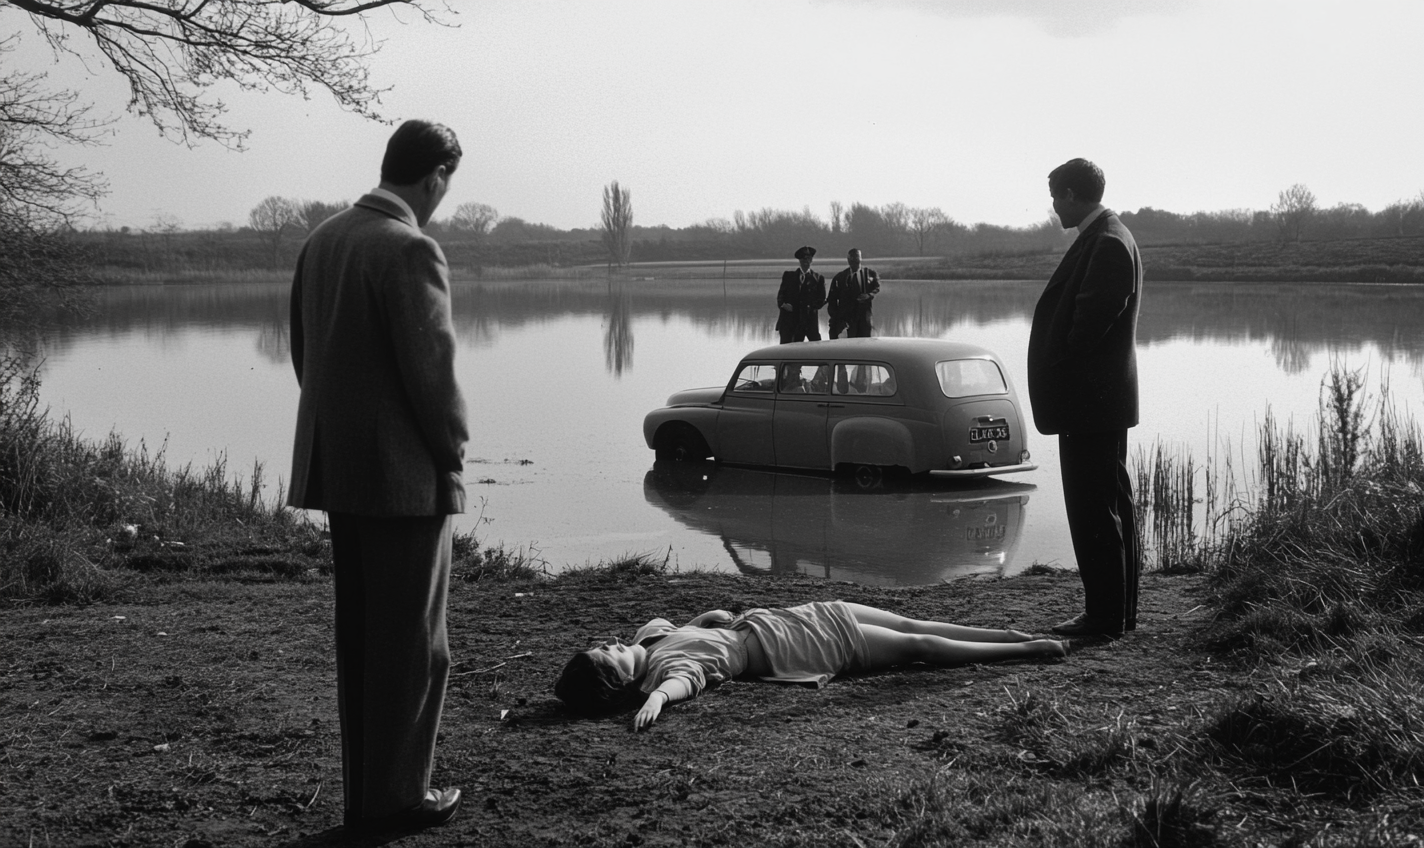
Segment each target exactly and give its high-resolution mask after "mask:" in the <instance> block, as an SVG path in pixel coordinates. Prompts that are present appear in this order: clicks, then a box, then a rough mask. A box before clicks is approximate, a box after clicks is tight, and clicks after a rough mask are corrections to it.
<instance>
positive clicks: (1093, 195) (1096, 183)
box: [1048, 159, 1108, 203]
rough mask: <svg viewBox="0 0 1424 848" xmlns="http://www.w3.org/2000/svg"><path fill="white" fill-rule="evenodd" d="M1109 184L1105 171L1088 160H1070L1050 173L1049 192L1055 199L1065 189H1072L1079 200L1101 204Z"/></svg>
mask: <svg viewBox="0 0 1424 848" xmlns="http://www.w3.org/2000/svg"><path fill="white" fill-rule="evenodd" d="M1107 184H1108V180H1107V177H1105V176H1103V169H1102V168H1099V167H1098V166H1097V165H1094V164H1093V163H1092V162H1089V161H1088V160H1087V159H1069V160H1068V161H1067V162H1064V163H1063V164H1062V165H1059V166H1058V167H1057V168H1054V169H1053V170H1052V171H1049V172H1048V191H1049V193H1050V194H1052V195H1053V196H1054V197H1057V196H1058V193H1059V192H1060V191H1062V190H1063V189H1065V188H1071V189H1072V190H1073V197H1074V198H1076V199H1077V200H1086V201H1087V202H1089V203H1101V202H1102V200H1103V189H1104V188H1106V187H1107Z"/></svg>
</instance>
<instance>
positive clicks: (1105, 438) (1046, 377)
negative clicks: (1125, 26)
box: [1028, 159, 1142, 637]
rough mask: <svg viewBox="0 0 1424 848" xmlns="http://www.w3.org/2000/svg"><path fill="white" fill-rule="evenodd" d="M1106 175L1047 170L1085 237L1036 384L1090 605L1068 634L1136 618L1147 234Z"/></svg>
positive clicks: (1049, 325)
mask: <svg viewBox="0 0 1424 848" xmlns="http://www.w3.org/2000/svg"><path fill="white" fill-rule="evenodd" d="M1105 185H1106V180H1105V179H1104V177H1103V172H1102V170H1100V169H1099V168H1098V166H1097V165H1094V164H1093V163H1092V162H1089V161H1088V160H1086V159H1073V160H1071V161H1069V162H1066V163H1064V164H1063V165H1060V166H1058V167H1057V168H1055V169H1053V171H1052V173H1050V174H1049V175H1048V193H1049V194H1050V195H1051V196H1052V197H1053V211H1054V212H1055V213H1056V214H1057V215H1058V220H1059V222H1060V223H1061V224H1062V226H1063V228H1064V229H1068V228H1069V227H1076V228H1077V229H1078V238H1077V240H1076V241H1074V242H1073V245H1072V246H1071V247H1069V248H1068V252H1067V253H1065V254H1064V255H1063V259H1062V261H1060V262H1059V264H1058V270H1056V271H1054V272H1053V276H1052V277H1051V278H1050V279H1049V280H1048V285H1047V286H1046V287H1045V288H1044V290H1043V294H1042V295H1041V296H1040V297H1039V300H1038V306H1037V307H1035V309H1034V313H1033V329H1032V331H1031V332H1030V335H1029V343H1028V392H1029V401H1030V403H1031V404H1032V406H1033V418H1034V423H1035V425H1036V426H1037V427H1038V431H1039V432H1040V433H1043V434H1044V435H1054V434H1056V435H1057V436H1058V461H1059V465H1060V467H1061V469H1062V476H1063V501H1064V504H1065V505H1066V508H1067V511H1068V528H1069V530H1070V532H1071V535H1072V537H1073V553H1074V555H1075V557H1076V558H1077V560H1078V575H1079V577H1080V578H1081V579H1082V581H1083V594H1084V606H1085V609H1084V611H1083V612H1082V613H1081V614H1079V615H1078V616H1076V617H1074V618H1072V619H1069V620H1068V621H1065V622H1063V623H1061V624H1059V625H1057V626H1055V627H1054V628H1053V631H1054V632H1055V633H1058V634H1060V635H1063V636H1096V635H1101V636H1110V637H1116V636H1121V635H1122V632H1123V631H1124V630H1132V629H1134V628H1136V626H1137V579H1138V574H1139V571H1140V569H1141V563H1140V561H1139V559H1138V552H1137V520H1136V515H1135V514H1134V512H1133V505H1132V480H1131V478H1130V477H1129V476H1128V473H1127V430H1128V428H1130V427H1135V426H1136V425H1137V417H1138V412H1137V352H1136V345H1137V310H1138V301H1139V298H1140V296H1141V293H1142V258H1141V256H1140V255H1139V254H1138V252H1137V242H1135V241H1134V240H1133V238H1132V233H1130V232H1128V230H1127V227H1125V226H1123V223H1122V221H1120V220H1119V219H1118V217H1117V215H1116V214H1114V213H1113V212H1112V211H1111V210H1109V209H1107V208H1105V207H1104V206H1103V204H1102V198H1103V188H1104V186H1105Z"/></svg>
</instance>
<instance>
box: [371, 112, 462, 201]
mask: <svg viewBox="0 0 1424 848" xmlns="http://www.w3.org/2000/svg"><path fill="white" fill-rule="evenodd" d="M463 155H464V153H463V151H461V150H460V142H459V141H458V140H456V138H455V132H454V130H452V129H450V128H449V127H447V126H445V125H444V124H434V123H431V122H430V121H406V122H405V123H403V124H401V125H400V126H399V127H397V128H396V131H395V132H394V133H392V134H391V140H390V141H388V142H386V156H385V158H384V159H382V160H381V182H383V183H391V184H393V185H400V186H404V185H413V184H415V183H418V182H420V181H421V180H423V179H425V177H426V176H427V175H428V174H429V173H430V172H431V171H433V170H435V169H436V168H438V167H440V166H441V165H444V166H445V170H446V172H447V173H450V174H453V173H455V168H456V167H457V166H458V165H459V164H460V157H461V156H463Z"/></svg>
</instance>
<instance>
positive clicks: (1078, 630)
mask: <svg viewBox="0 0 1424 848" xmlns="http://www.w3.org/2000/svg"><path fill="white" fill-rule="evenodd" d="M1052 630H1053V632H1054V633H1057V634H1058V635H1059V636H1107V637H1110V638H1113V639H1118V638H1121V636H1122V625H1121V624H1118V623H1116V622H1114V623H1112V624H1108V623H1106V622H1103V621H1099V620H1097V619H1094V618H1090V617H1089V616H1088V614H1087V613H1079V614H1078V615H1075V616H1074V617H1072V618H1070V619H1068V620H1067V621H1065V622H1062V623H1061V624H1055V625H1053V627H1052Z"/></svg>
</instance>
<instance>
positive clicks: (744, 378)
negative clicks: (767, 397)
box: [732, 363, 776, 394]
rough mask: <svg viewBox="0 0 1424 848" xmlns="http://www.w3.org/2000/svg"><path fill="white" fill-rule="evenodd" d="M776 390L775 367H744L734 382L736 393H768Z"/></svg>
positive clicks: (764, 365)
mask: <svg viewBox="0 0 1424 848" xmlns="http://www.w3.org/2000/svg"><path fill="white" fill-rule="evenodd" d="M775 388H776V366H775V365H767V364H764V363H763V364H761V365H743V366H742V368H741V370H740V371H738V372H737V377H736V379H735V380H733V381H732V391H734V392H767V393H768V394H769V393H770V392H771V391H772V389H775Z"/></svg>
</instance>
